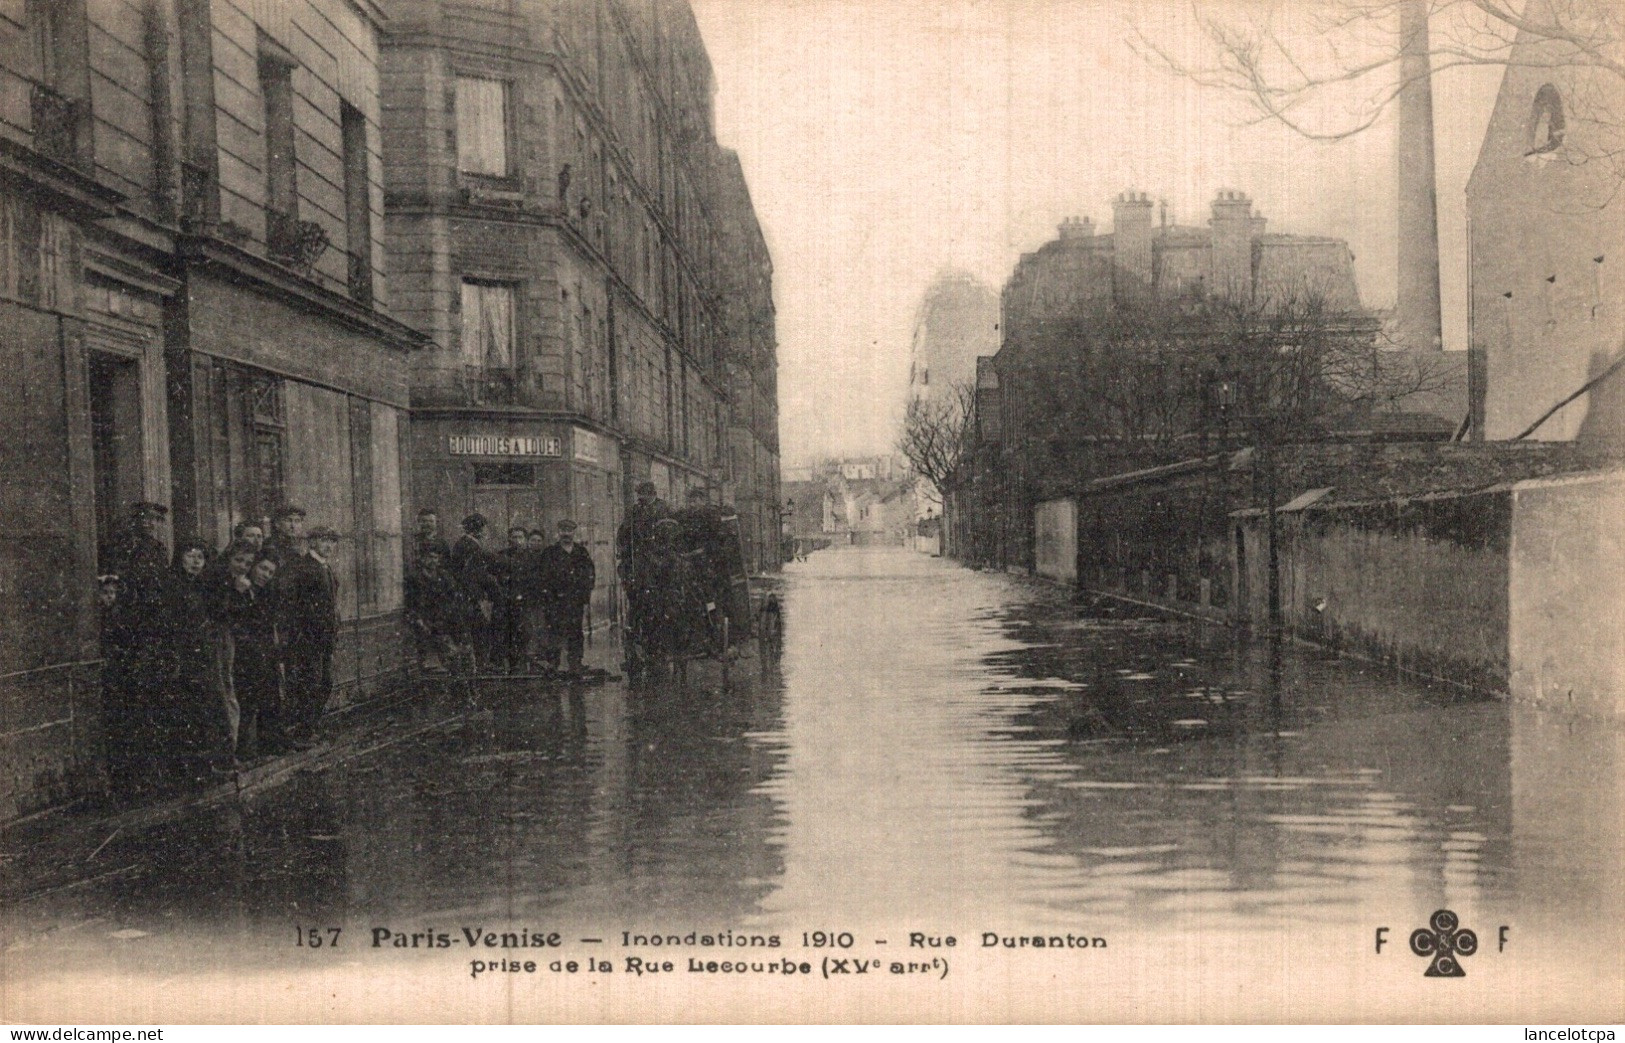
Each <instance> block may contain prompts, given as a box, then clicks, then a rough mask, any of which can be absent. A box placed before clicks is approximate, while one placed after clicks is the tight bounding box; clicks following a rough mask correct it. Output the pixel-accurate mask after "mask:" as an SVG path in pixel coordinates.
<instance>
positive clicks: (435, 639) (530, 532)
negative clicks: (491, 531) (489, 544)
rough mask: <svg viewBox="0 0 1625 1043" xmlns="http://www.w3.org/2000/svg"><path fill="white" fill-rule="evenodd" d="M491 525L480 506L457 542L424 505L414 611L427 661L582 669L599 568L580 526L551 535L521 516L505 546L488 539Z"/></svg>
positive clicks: (492, 668)
mask: <svg viewBox="0 0 1625 1043" xmlns="http://www.w3.org/2000/svg"><path fill="white" fill-rule="evenodd" d="M489 526H490V523H489V521H488V520H487V519H486V518H485V516H484V515H481V514H478V513H475V514H470V515H469V516H468V517H466V518H464V519H463V522H462V529H463V534H462V536H460V537H459V538H458V540H457V542H456V543H454V544H452V545H450V546H447V545H446V542H445V541H444V540H442V539H441V538H440V518H439V515H438V514H437V513H436V512H435V511H434V510H432V509H430V508H425V509H423V510H421V511H419V512H418V531H417V535H416V540H415V544H414V554H413V562H412V567H411V569H410V571H409V572H408V573H407V576H406V618H407V624H408V625H409V626H410V628H411V631H412V635H413V640H414V643H415V646H416V648H417V653H418V660H419V664H420V666H421V667H422V668H423V669H424V670H425V671H426V672H431V673H434V672H444V671H449V670H454V669H461V670H463V671H465V672H473V673H481V674H486V673H500V674H532V673H547V674H552V673H557V674H563V675H569V676H573V675H578V674H580V673H581V671H582V654H583V652H584V649H585V644H586V642H585V633H584V629H583V622H584V616H585V614H586V612H587V609H588V607H589V605H590V604H591V601H592V590H593V586H594V585H595V584H596V583H597V568H596V566H595V565H594V564H593V560H592V554H591V553H590V552H589V551H588V550H587V548H586V547H584V546H582V545H581V544H580V543H577V542H576V531H577V528H578V526H577V525H576V523H575V522H574V521H572V520H570V519H568V518H566V519H564V520H562V521H560V522H559V523H558V533H557V538H556V539H555V540H553V541H552V542H549V540H548V538H547V534H546V533H545V532H544V531H543V530H541V529H532V528H528V527H526V526H524V525H521V524H517V523H516V524H514V525H511V526H509V527H508V545H507V546H506V547H504V548H503V549H502V550H499V551H491V550H488V549H487V548H486V546H485V531H486V529H487V528H489ZM561 660H562V661H561Z"/></svg>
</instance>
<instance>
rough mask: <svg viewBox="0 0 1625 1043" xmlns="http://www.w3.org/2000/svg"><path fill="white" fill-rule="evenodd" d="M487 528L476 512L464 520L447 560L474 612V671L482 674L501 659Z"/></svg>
mask: <svg viewBox="0 0 1625 1043" xmlns="http://www.w3.org/2000/svg"><path fill="white" fill-rule="evenodd" d="M488 524H489V523H488V522H487V521H486V520H485V515H483V514H480V513H478V512H475V513H474V514H470V515H469V516H468V517H466V518H464V519H463V534H462V535H461V536H459V537H458V538H457V542H456V543H454V544H452V547H451V558H450V564H451V574H452V575H453V576H454V577H456V579H457V584H458V586H460V587H461V588H462V590H463V597H464V598H465V599H467V601H468V603H469V605H471V606H473V607H474V610H475V615H474V617H473V623H472V629H473V633H472V637H473V643H474V656H475V659H476V669H477V670H479V671H481V672H484V671H486V670H489V669H491V668H492V666H493V664H495V663H496V661H497V659H498V657H499V656H500V655H501V651H500V649H498V648H497V632H496V627H495V625H494V624H493V619H494V616H495V614H496V613H495V610H496V606H497V604H498V602H499V600H500V598H501V594H502V592H501V590H499V589H498V584H497V569H496V563H495V562H494V561H492V559H491V554H490V552H489V551H487V550H486V549H485V543H484V537H485V529H486V526H487V525H488Z"/></svg>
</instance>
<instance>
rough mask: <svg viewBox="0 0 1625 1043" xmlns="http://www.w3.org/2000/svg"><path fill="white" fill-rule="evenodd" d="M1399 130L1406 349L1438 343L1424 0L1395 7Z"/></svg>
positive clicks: (1401, 309)
mask: <svg viewBox="0 0 1625 1043" xmlns="http://www.w3.org/2000/svg"><path fill="white" fill-rule="evenodd" d="M1399 46H1400V57H1399V75H1400V83H1401V88H1400V91H1399V128H1398V133H1397V137H1396V138H1395V141H1394V167H1395V174H1396V181H1397V184H1398V187H1399V207H1398V217H1399V293H1398V296H1397V298H1396V301H1395V308H1394V320H1395V326H1396V333H1397V335H1398V338H1399V341H1400V343H1401V344H1402V345H1403V346H1404V347H1407V348H1414V349H1418V350H1426V351H1438V350H1441V349H1442V348H1443V347H1444V341H1443V333H1444V329H1443V321H1442V319H1441V318H1440V315H1439V213H1438V201H1437V196H1436V186H1437V182H1436V181H1435V179H1434V174H1433V62H1432V59H1431V58H1430V57H1429V55H1428V52H1429V50H1430V45H1429V42H1428V3H1427V0H1403V2H1402V3H1401V4H1400V7H1399Z"/></svg>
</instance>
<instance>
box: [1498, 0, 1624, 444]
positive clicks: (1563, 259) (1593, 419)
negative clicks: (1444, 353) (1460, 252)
mask: <svg viewBox="0 0 1625 1043" xmlns="http://www.w3.org/2000/svg"><path fill="white" fill-rule="evenodd" d="M1605 3H1606V0H1593V2H1585V3H1579V4H1575V5H1569V7H1570V8H1571V10H1570V11H1569V12H1568V15H1567V17H1569V18H1571V19H1583V18H1585V17H1590V18H1594V19H1598V20H1600V19H1602V18H1603V17H1604V15H1605V11H1604V5H1605ZM1531 6H1532V7H1544V2H1541V3H1538V4H1532V5H1531ZM1588 10H1589V11H1590V14H1589V15H1586V14H1585V12H1587V11H1588ZM1615 18H1616V21H1617V15H1615ZM1580 24H1583V22H1581V23H1580ZM1614 44H1615V52H1616V53H1617V39H1616V40H1615V41H1614ZM1599 64H1600V63H1599V62H1596V61H1593V60H1592V59H1591V58H1588V57H1586V56H1584V55H1582V54H1580V53H1579V52H1578V51H1577V50H1576V49H1575V48H1574V46H1573V45H1571V44H1567V43H1559V42H1556V41H1554V40H1550V39H1537V38H1533V37H1531V36H1530V35H1529V34H1528V33H1524V34H1522V35H1520V37H1519V39H1518V41H1517V44H1516V49H1515V52H1514V53H1513V55H1512V56H1511V60H1510V61H1509V62H1508V65H1507V69H1506V74H1505V76H1504V77H1503V79H1502V81H1501V91H1500V94H1499V96H1498V97H1497V99H1496V103H1495V111H1494V113H1493V115H1492V116H1491V118H1490V123H1489V128H1488V130H1487V131H1486V132H1485V135H1484V143H1483V146H1482V148H1481V149H1480V151H1479V155H1478V162H1477V165H1476V166H1474V168H1473V174H1472V178H1471V179H1470V180H1469V181H1468V184H1467V210H1468V222H1469V224H1468V228H1469V240H1468V242H1469V253H1470V264H1471V272H1472V277H1471V286H1472V300H1471V327H1472V339H1471V347H1470V352H1471V355H1472V391H1471V399H1472V427H1473V436H1474V437H1475V438H1482V439H1492V440H1493V439H1506V438H1514V437H1517V436H1519V435H1520V434H1523V433H1524V432H1525V431H1526V430H1528V429H1529V428H1530V427H1531V425H1534V424H1535V423H1537V422H1538V421H1540V420H1541V418H1542V416H1543V415H1545V414H1547V413H1548V411H1550V410H1552V409H1554V407H1558V406H1559V404H1560V403H1563V402H1564V401H1565V400H1566V399H1570V398H1571V396H1572V401H1569V402H1568V403H1567V404H1566V405H1562V406H1561V408H1558V409H1557V410H1556V412H1555V413H1552V414H1551V415H1550V416H1549V417H1548V418H1547V419H1545V421H1544V422H1542V423H1540V426H1539V427H1538V428H1537V429H1536V430H1534V431H1533V433H1531V434H1530V435H1529V437H1531V438H1535V439H1543V440H1551V441H1578V442H1584V443H1589V444H1591V445H1593V446H1598V447H1609V448H1612V449H1620V448H1625V377H1622V376H1620V375H1619V374H1618V373H1617V372H1616V371H1613V370H1612V369H1611V367H1613V366H1615V365H1616V364H1617V363H1618V362H1619V360H1620V358H1621V355H1622V351H1625V345H1622V333H1625V193H1622V192H1621V185H1622V172H1621V168H1620V164H1619V163H1618V161H1617V157H1618V155H1619V154H1620V149H1621V148H1622V146H1625V125H1622V124H1621V116H1620V113H1621V111H1622V109H1621V101H1622V94H1625V91H1622V89H1621V83H1620V78H1619V74H1618V72H1617V71H1615V70H1612V69H1605V68H1599ZM1593 381H1597V383H1596V384H1594V385H1593V384H1592V382H1593Z"/></svg>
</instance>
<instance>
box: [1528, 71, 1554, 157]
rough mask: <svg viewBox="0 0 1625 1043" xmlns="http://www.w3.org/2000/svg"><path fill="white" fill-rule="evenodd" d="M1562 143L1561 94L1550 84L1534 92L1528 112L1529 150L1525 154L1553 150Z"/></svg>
mask: <svg viewBox="0 0 1625 1043" xmlns="http://www.w3.org/2000/svg"><path fill="white" fill-rule="evenodd" d="M1562 145H1563V96H1562V95H1561V94H1559V93H1558V92H1557V88H1556V87H1553V86H1552V85H1551V84H1549V83H1548V84H1545V85H1544V86H1542V87H1541V88H1540V90H1538V91H1536V92H1535V104H1534V106H1533V107H1532V108H1531V109H1530V112H1529V151H1528V152H1525V153H1524V155H1526V156H1535V155H1539V154H1540V153H1542V152H1555V151H1557V149H1559V148H1561V147H1562Z"/></svg>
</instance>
